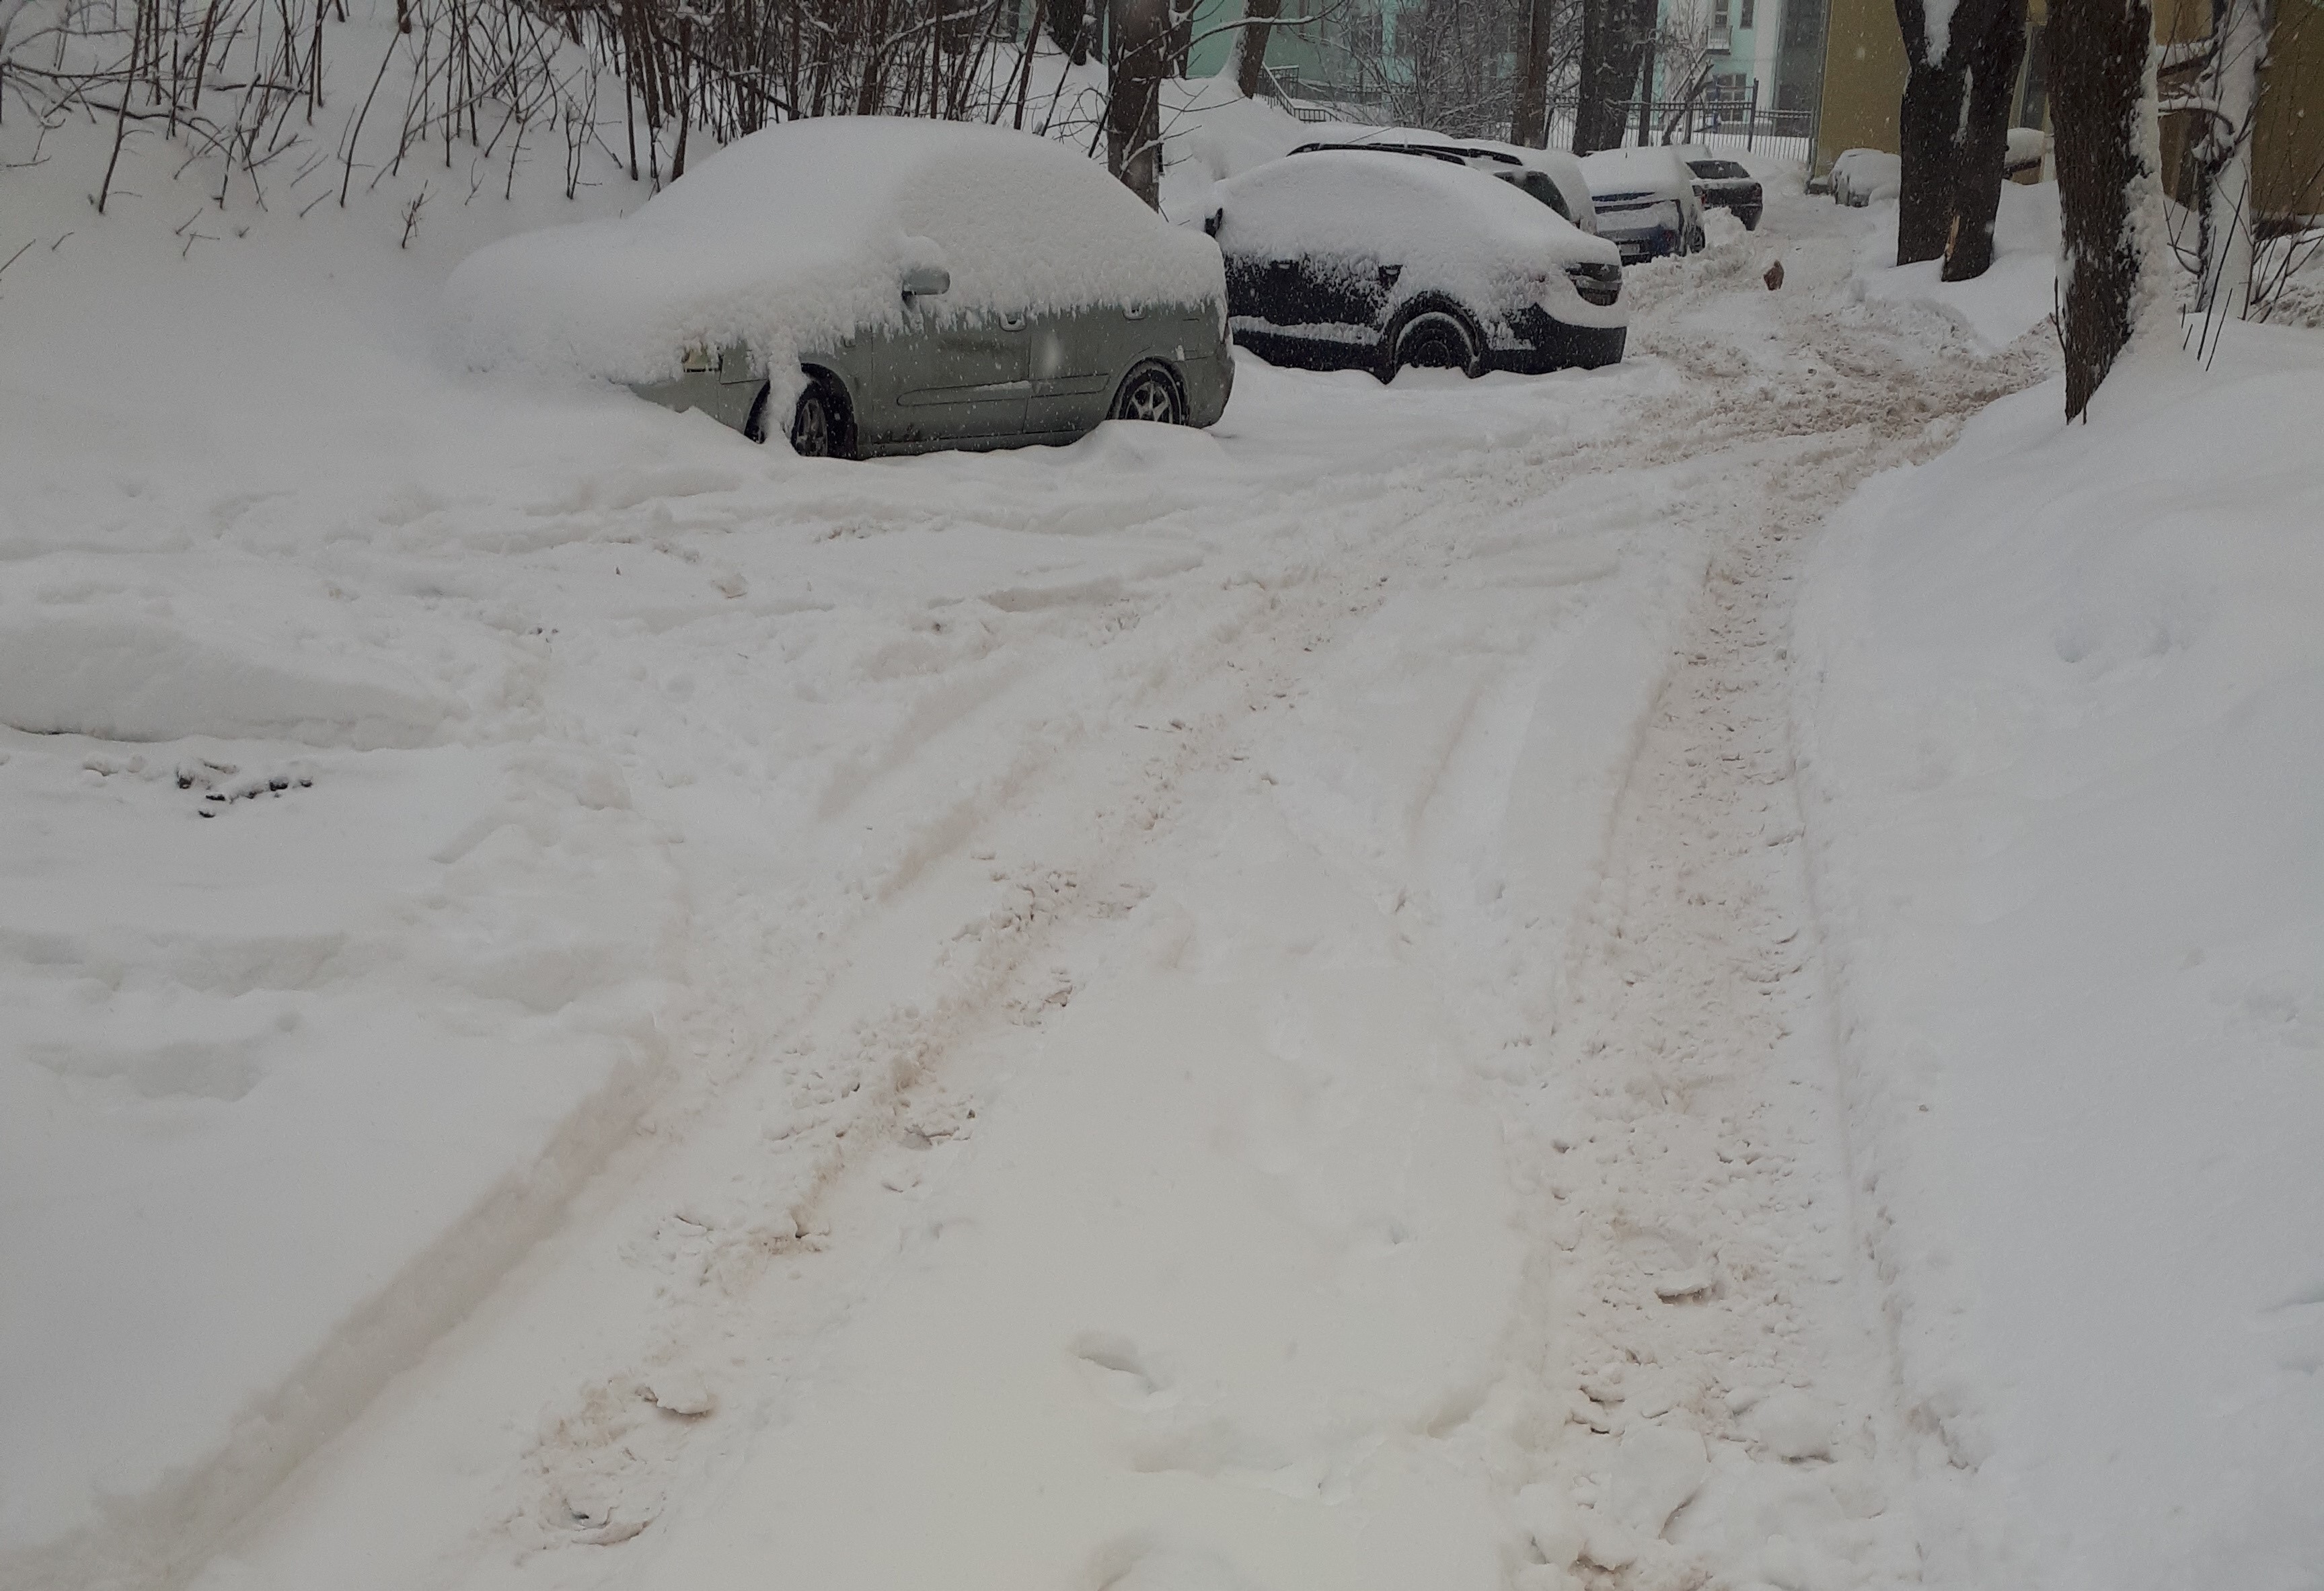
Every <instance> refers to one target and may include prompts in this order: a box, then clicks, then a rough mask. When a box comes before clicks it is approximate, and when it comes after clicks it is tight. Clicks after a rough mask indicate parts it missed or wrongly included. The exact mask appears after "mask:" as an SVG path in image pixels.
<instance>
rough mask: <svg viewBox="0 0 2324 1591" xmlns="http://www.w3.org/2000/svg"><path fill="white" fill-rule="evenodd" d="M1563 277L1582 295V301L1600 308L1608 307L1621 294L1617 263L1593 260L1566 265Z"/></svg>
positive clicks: (1619, 271)
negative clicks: (1600, 262) (1607, 263)
mask: <svg viewBox="0 0 2324 1591" xmlns="http://www.w3.org/2000/svg"><path fill="white" fill-rule="evenodd" d="M1565 279H1566V280H1568V281H1570V282H1572V284H1573V290H1574V291H1575V292H1577V293H1580V294H1581V295H1582V302H1583V303H1585V304H1595V305H1597V306H1598V307H1599V308H1601V309H1602V308H1609V307H1610V306H1611V305H1612V304H1613V302H1614V301H1615V300H1616V299H1619V298H1620V297H1621V296H1622V268H1621V267H1620V266H1619V265H1605V264H1598V263H1595V262H1592V263H1588V264H1579V265H1568V266H1567V267H1566V268H1565Z"/></svg>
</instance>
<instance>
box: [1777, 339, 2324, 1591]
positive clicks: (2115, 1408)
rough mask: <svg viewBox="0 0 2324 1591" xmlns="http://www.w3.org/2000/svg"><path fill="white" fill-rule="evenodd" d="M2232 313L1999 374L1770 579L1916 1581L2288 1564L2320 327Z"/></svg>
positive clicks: (2310, 980)
mask: <svg viewBox="0 0 2324 1591" xmlns="http://www.w3.org/2000/svg"><path fill="white" fill-rule="evenodd" d="M2230 330H2231V331H2233V332H2236V333H2237V334H2239V335H2236V336H2230V337H2229V338H2228V340H2227V346H2226V351H2225V352H2224V353H2223V354H2222V355H2221V357H2220V361H2219V367H2218V375H2217V376H2216V377H2208V378H2207V377H2205V376H2204V375H2202V374H2201V373H2200V372H2198V371H2196V370H2195V369H2194V367H2193V366H2192V365H2191V363H2186V362H2181V361H2178V360H2177V359H2176V357H2175V355H2170V356H2165V357H2164V358H2158V359H2154V360H2152V361H2150V362H2148V363H2140V362H2136V361H2134V362H2131V363H2126V364H2125V365H2123V366H2120V367H2118V368H2117V371H2116V374H2115V375H2114V376H2113V377H2111V378H2110V379H2109V380H2108V382H2107V386H2106V388H2105V390H2104V391H2102V392H2101V393H2100V394H2099V400H2098V404H2097V405H2096V406H2095V407H2094V408H2093V409H2092V413H2091V423H2090V424H2089V426H2087V427H2065V426H2062V425H2061V422H2060V420H2059V418H2058V413H2059V402H2058V390H2057V387H2056V384H2055V383H2054V382H2053V383H2051V384H2048V385H2045V386H2043V387H2040V388H2037V389H2034V390H2033V391H2029V392H2026V393H2024V394H2022V395H2020V396H2018V397H2016V398H2014V399H2009V400H2004V401H2003V402H2001V403H1998V404H1997V405H1995V406H1994V408H1993V409H1990V410H1988V411H1987V413H1985V414H1984V415H1983V416H1981V417H1979V418H1978V419H1977V420H1976V421H1974V422H1972V424H1971V425H1970V427H1969V429H1968V431H1967V433H1966V434H1965V436H1964V437H1963V439H1962V441H1961V443H1960V446H1958V447H1957V448H1956V449H1955V450H1954V451H1953V452H1952V453H1951V454H1950V455H1947V456H1946V457H1944V458H1942V459H1941V460H1939V461H1937V462H1936V463H1934V464H1930V465H1927V466H1925V467H1923V468H1921V469H1918V470H1915V471H1911V472H1907V473H1902V474H1894V475H1890V476H1886V477H1883V478H1882V479H1880V480H1879V481H1877V482H1875V483H1873V484H1872V485H1870V486H1869V487H1867V489H1866V490H1865V492H1863V493H1862V494H1861V495H1860V497H1859V498H1858V501H1856V503H1855V504H1854V506H1853V507H1852V508H1851V509H1850V510H1848V511H1847V512H1846V513H1844V514H1843V515H1842V516H1841V517H1840V520H1838V521H1837V522H1836V524H1835V527H1834V529H1833V530H1832V531H1831V535H1830V536H1829V538H1828V539H1827V540H1826V541H1825V543H1824V544H1823V546H1822V547H1821V549H1820V552H1819V554H1818V559H1817V566H1816V568H1815V571H1814V575H1813V584H1812V586H1811V588H1810V589H1809V591H1808V593H1807V594H1806V596H1805V598H1804V599H1803V606H1802V611H1801V614H1800V618H1799V622H1798V632H1797V633H1798V641H1799V648H1800V653H1801V657H1802V662H1803V682H1804V683H1803V694H1802V695H1801V696H1800V698H1799V704H1798V714H1799V732H1800V735H1801V739H1802V740H1803V769H1804V774H1805V777H1806V778H1807V780H1808V794H1809V814H1810V819H1809V827H1810V832H1811V838H1812V844H1813V854H1814V859H1815V877H1816V887H1817V891H1818V895H1819V897H1820V905H1821V909H1822V911H1823V912H1824V913H1825V915H1826V916H1827V918H1828V925H1829V928H1830V930H1831V933H1830V943H1831V945H1832V946H1833V948H1834V953H1835V957H1836V961H1837V967H1838V972H1839V981H1840V995H1841V998H1842V1003H1843V1007H1844V1008H1843V1011H1842V1014H1841V1015H1842V1021H1841V1029H1840V1031H1841V1033H1842V1035H1843V1042H1844V1044H1845V1045H1846V1053H1847V1055H1848V1058H1849V1063H1850V1065H1851V1066H1852V1070H1853V1090H1854V1096H1855V1097H1854V1099H1853V1104H1852V1108H1853V1112H1854V1114H1855V1116H1856V1117H1857V1126H1856V1136H1857V1137H1858V1172H1859V1174H1860V1179H1861V1197H1862V1199H1863V1200H1864V1203H1865V1208H1866V1210H1867V1215H1868V1218H1869V1219H1870V1221H1871V1223H1872V1228H1873V1231H1874V1235H1875V1242H1876V1245H1877V1248H1878V1250H1879V1259H1880V1262H1881V1269H1882V1272H1883V1274H1884V1275H1886V1276H1888V1277H1890V1278H1891V1283H1890V1288H1891V1295H1890V1299H1889V1307H1890V1311H1891V1314H1892V1318H1893V1319H1894V1320H1895V1324H1896V1328H1897V1346H1898V1352H1899V1355H1900V1358H1901V1369H1902V1373H1903V1375H1904V1381H1905V1385H1906V1391H1907V1393H1908V1394H1909V1395H1910V1396H1911V1397H1912V1398H1913V1399H1914V1401H1915V1402H1917V1404H1918V1406H1919V1407H1920V1409H1921V1410H1922V1412H1923V1413H1924V1414H1925V1415H1926V1417H1927V1418H1928V1419H1929V1420H1930V1421H1932V1423H1933V1424H1934V1425H1935V1426H1936V1427H1937V1428H1938V1429H1940V1430H1941V1431H1942V1433H1943V1436H1944V1439H1945V1441H1946V1444H1947V1447H1948V1448H1949V1450H1950V1454H1951V1455H1952V1458H1953V1459H1954V1461H1955V1462H1956V1463H1957V1464H1959V1465H1960V1466H1962V1467H1966V1468H1969V1469H1970V1470H1973V1471H1974V1472H1975V1475H1976V1477H1977V1479H1976V1482H1975V1485H1976V1486H1977V1487H1978V1491H1979V1492H1980V1493H1981V1494H1982V1504H1981V1505H1980V1506H1979V1507H1978V1510H1977V1513H1978V1516H1979V1524H1980V1525H1981V1526H1986V1527H1989V1528H1988V1529H1987V1536H1988V1538H1989V1539H1988V1540H1987V1542H1986V1543H1985V1546H1984V1548H1983V1549H1982V1550H1978V1549H1977V1548H1975V1547H1974V1546H1972V1545H1971V1544H1969V1543H1968V1542H1966V1541H1963V1542H1961V1543H1960V1544H1959V1546H1958V1550H1956V1551H1955V1552H1954V1553H1953V1555H1952V1556H1951V1558H1950V1560H1948V1561H1944V1562H1936V1561H1932V1563H1931V1566H1930V1569H1931V1572H1930V1581H1931V1583H1932V1585H1942V1586H1965V1585H1979V1586H1990V1585H1995V1584H2002V1583H2008V1584H2031V1585H2040V1586H2052V1587H2057V1588H2059V1591H2097V1588H2099V1587H2105V1588H2107V1591H2163V1587H2170V1586H2190V1585H2234V1586H2243V1587H2246V1588H2248V1591H2310V1588H2312V1587H2313V1586H2315V1585H2316V1570H2317V1566H2318V1565H2319V1564H2324V1506H2319V1499H2324V1379H2319V1374H2318V1371H2319V1365H2324V1246H2319V1243H2318V1235H2319V1233H2324V1161H2319V1156H2318V1154H2317V1145H2319V1143H2324V1067H2319V1052H2324V805H2319V799H2318V794H2317V793H2318V791H2319V788H2324V627H2319V623H2318V615H2319V613H2324V541H2319V538H2318V536H2317V533H2316V531H2317V527H2318V525H2319V523H2324V484H2319V477H2318V474H2317V473H2316V469H2315V465H2314V462H2313V461H2314V439H2315V437H2316V436H2317V434H2318V431H2319V427H2324V339H2318V338H2316V337H2314V336H2310V335H2309V334H2305V333H2295V332H2276V333H2272V334H2271V333H2264V332H2261V331H2260V330H2258V329H2257V328H2244V327H2231V328H2230ZM2010 1559H2014V1560H2015V1562H2014V1564H2013V1563H2010V1562H2006V1561H2005V1560H2010Z"/></svg>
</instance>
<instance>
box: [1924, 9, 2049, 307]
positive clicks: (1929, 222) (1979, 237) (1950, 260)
mask: <svg viewBox="0 0 2324 1591" xmlns="http://www.w3.org/2000/svg"><path fill="white" fill-rule="evenodd" d="M1896 24H1897V28H1898V30H1899V31H1900V32H1902V33H1903V35H1904V59H1905V63H1906V77H1905V79H1904V106H1903V108H1902V111H1901V113H1900V114H1899V115H1898V118H1897V135H1898V141H1899V148H1898V153H1899V154H1900V155H1901V156H1902V157H1903V165H1904V172H1903V188H1902V191H1901V193H1900V195H1899V198H1898V203H1897V217H1896V263H1898V264H1899V265H1910V264H1914V263H1915V262H1919V261H1922V260H1935V259H1939V258H1941V259H1942V260H1943V261H1944V262H1945V264H1944V277H1945V280H1948V281H1960V280H1967V279H1968V278H1969V277H1973V276H1981V275H1983V274H1984V273H1985V271H1986V269H1987V267H1988V266H1990V265H1991V264H1992V263H1993V224H1994V218H1995V216H1997V214H1998V213H1999V212H2000V208H2001V181H2002V166H2003V163H2004V161H2005V159H2006V156H2007V153H2008V143H2009V102H2010V95H2011V90H2012V89H2013V88H2014V87H2015V84H2016V80H2017V63H2018V60H2019V58H2020V57H2021V56H2022V55H2024V50H2025V0H1896Z"/></svg>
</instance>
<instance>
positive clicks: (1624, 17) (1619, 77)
mask: <svg viewBox="0 0 2324 1591" xmlns="http://www.w3.org/2000/svg"><path fill="white" fill-rule="evenodd" d="M1654 20H1655V10H1654V0H1646V3H1645V4H1644V5H1639V4H1637V0H1582V72H1581V82H1580V86H1579V97H1578V103H1577V104H1576V105H1575V107H1574V115H1573V152H1574V153H1575V154H1591V153H1594V152H1597V151H1599V150H1601V149H1617V148H1619V147H1620V146H1621V143H1622V133H1623V128H1624V125H1625V124H1626V123H1627V122H1628V120H1629V110H1630V94H1631V90H1632V89H1633V88H1635V87H1637V81H1638V58H1639V56H1640V54H1641V53H1642V51H1643V50H1644V48H1645V44H1646V36H1647V35H1648V34H1649V33H1650V32H1653V29H1654Z"/></svg>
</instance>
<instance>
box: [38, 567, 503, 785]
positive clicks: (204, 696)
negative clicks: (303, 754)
mask: <svg viewBox="0 0 2324 1591" xmlns="http://www.w3.org/2000/svg"><path fill="white" fill-rule="evenodd" d="M28 572H29V574H30V577H29V578H26V579H23V580H19V581H14V582H12V583H11V584H10V586H9V587H8V589H6V590H5V591H0V723H5V724H6V725H7V726H8V727H10V728H12V729H19V730H26V731H31V732H32V733H35V734H78V735H90V736H95V737H97V738H98V739H101V740H179V739H182V738H184V737H186V736H188V735H214V736H221V737H225V738H228V739H235V738H243V737H256V738H264V739H273V740H299V741H301V742H304V743H306V744H309V745H316V746H346V747H352V748H355V749H358V750H371V749H376V748H379V747H383V746H418V745H422V744H425V743H427V742H428V741H429V740H430V739H432V738H433V737H434V736H435V734H436V732H437V731H438V728H439V727H440V726H442V725H443V723H444V722H445V721H446V719H447V717H451V716H454V715H456V714H457V713H458V712H459V711H460V709H459V705H458V704H457V703H455V702H452V701H449V700H447V699H446V698H445V697H444V696H443V695H442V694H439V693H438V692H437V691H435V690H434V689H432V688H431V687H430V686H429V685H427V684H426V683H425V682H423V681H421V680H420V679H419V678H418V677H416V676H413V675H412V674H410V672H409V671H408V670H406V669H403V668H401V667H398V666H396V665H395V664H394V663H393V662H392V661H390V660H388V659H386V658H382V657H381V656H380V655H379V654H378V652H377V651H376V649H373V648H364V647H363V646H362V645H361V643H360V642H359V641H358V640H357V639H355V636H354V635H352V634H350V633H348V632H347V630H346V627H345V626H344V625H342V624H340V623H338V622H337V615H335V614H332V613H330V612H328V610H329V608H330V607H331V606H332V603H331V602H330V599H329V598H328V597H327V596H326V595H324V594H323V593H322V592H321V590H320V589H319V588H318V587H317V586H316V585H315V584H314V583H311V582H303V581H300V580H298V579H296V578H294V577H289V576H286V575H285V574H284V572H282V571H281V570H280V569H278V568H276V567H274V566H270V565H267V564H264V563H261V562H259V561H257V560H255V559H254V560H251V561H250V562H249V564H248V566H246V567H244V569H242V570H241V571H239V575H238V578H236V579H235V581H234V582H233V583H232V585H231V588H230V589H227V590H221V589H220V584H221V583H218V582H216V581H211V582H207V583H195V584H187V583H185V582H182V581H179V580H173V579H170V578H168V577H166V576H165V575H162V573H161V571H160V570H141V571H139V577H136V578H133V579H132V580H130V581H128V582H126V583H124V582H121V581H119V580H118V579H117V578H115V571H113V570H111V569H108V568H106V560H103V559H99V558H94V557H88V556H61V557H54V558H49V559H43V560H41V561H40V562H38V563H36V564H34V565H32V566H30V568H29V571H28ZM254 586H255V587H257V588H259V591H258V592H254V591H253V590H252V587H254ZM260 592H263V597H262V598H261V600H258V601H253V600H251V599H252V598H253V597H254V596H257V595H259V593H260ZM316 610H322V612H317V611H316Z"/></svg>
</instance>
